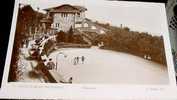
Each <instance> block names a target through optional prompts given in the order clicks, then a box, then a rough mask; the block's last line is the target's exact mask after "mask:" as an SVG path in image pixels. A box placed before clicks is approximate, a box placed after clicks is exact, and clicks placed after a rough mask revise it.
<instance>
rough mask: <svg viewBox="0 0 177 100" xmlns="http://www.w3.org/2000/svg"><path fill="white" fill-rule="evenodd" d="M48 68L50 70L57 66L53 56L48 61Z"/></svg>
mask: <svg viewBox="0 0 177 100" xmlns="http://www.w3.org/2000/svg"><path fill="white" fill-rule="evenodd" d="M47 68H48V69H49V70H52V69H54V68H55V64H54V62H52V59H51V58H50V59H49V62H48V63H47Z"/></svg>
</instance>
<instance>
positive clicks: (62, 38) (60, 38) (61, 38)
mask: <svg viewBox="0 0 177 100" xmlns="http://www.w3.org/2000/svg"><path fill="white" fill-rule="evenodd" d="M65 37H66V36H65V32H63V31H60V32H58V33H57V36H56V40H57V42H58V43H60V42H65V41H66V39H65Z"/></svg>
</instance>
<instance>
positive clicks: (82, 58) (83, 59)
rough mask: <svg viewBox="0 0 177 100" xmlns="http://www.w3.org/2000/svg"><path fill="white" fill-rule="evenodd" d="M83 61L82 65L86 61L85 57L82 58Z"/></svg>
mask: <svg viewBox="0 0 177 100" xmlns="http://www.w3.org/2000/svg"><path fill="white" fill-rule="evenodd" d="M81 60H82V64H83V63H84V61H85V57H84V56H82V57H81Z"/></svg>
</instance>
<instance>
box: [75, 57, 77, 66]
mask: <svg viewBox="0 0 177 100" xmlns="http://www.w3.org/2000/svg"><path fill="white" fill-rule="evenodd" d="M76 60H77V59H76V57H74V65H76Z"/></svg>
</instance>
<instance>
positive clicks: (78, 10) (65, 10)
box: [44, 4, 87, 13]
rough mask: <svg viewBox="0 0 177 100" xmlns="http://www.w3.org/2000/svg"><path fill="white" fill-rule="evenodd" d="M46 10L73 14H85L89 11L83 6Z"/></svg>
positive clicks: (62, 6) (61, 6)
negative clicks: (84, 12)
mask: <svg viewBox="0 0 177 100" xmlns="http://www.w3.org/2000/svg"><path fill="white" fill-rule="evenodd" d="M44 10H45V11H48V12H71V13H72V12H83V11H86V10H87V9H86V8H85V7H82V6H75V5H69V4H63V5H60V6H57V7H52V8H47V9H44Z"/></svg>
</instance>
